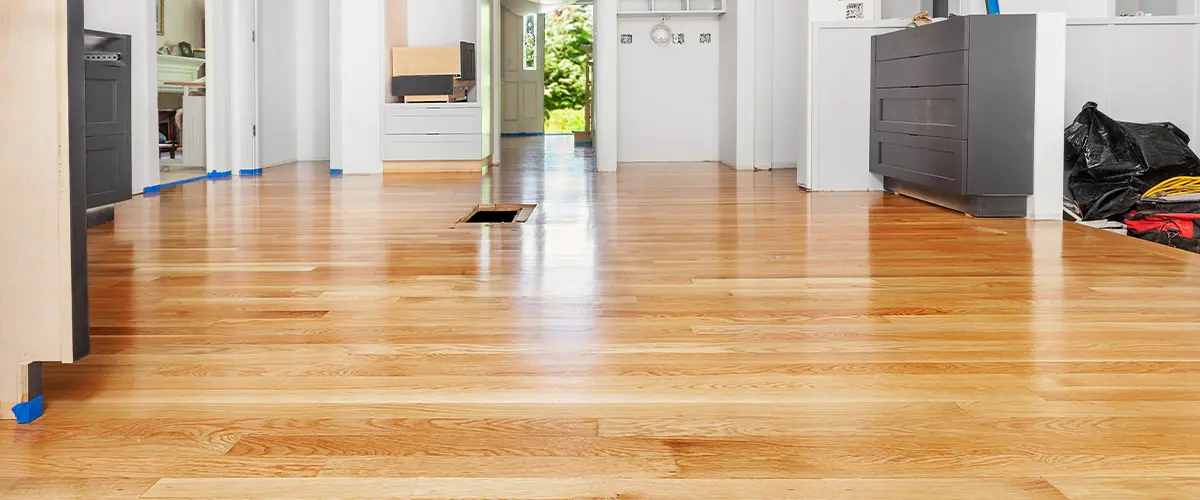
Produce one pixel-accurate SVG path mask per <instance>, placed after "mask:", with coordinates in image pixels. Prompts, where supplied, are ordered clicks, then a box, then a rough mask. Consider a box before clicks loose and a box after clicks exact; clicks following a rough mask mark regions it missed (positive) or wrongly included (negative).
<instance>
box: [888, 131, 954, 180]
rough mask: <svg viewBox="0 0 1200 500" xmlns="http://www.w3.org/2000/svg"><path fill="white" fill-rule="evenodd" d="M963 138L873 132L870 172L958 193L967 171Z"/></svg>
mask: <svg viewBox="0 0 1200 500" xmlns="http://www.w3.org/2000/svg"><path fill="white" fill-rule="evenodd" d="M966 144H967V143H966V141H961V140H957V139H943V138H939V137H921V136H916V135H903V134H892V133H888V132H875V133H874V134H872V136H871V172H872V173H876V174H881V175H884V176H887V177H894V178H896V179H900V180H904V181H909V182H912V183H916V184H920V185H922V186H928V187H931V188H934V189H938V190H943V191H946V192H950V193H956V194H961V193H962V190H963V181H962V179H963V176H964V172H966V158H967V155H966Z"/></svg>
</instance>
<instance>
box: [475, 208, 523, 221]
mask: <svg viewBox="0 0 1200 500" xmlns="http://www.w3.org/2000/svg"><path fill="white" fill-rule="evenodd" d="M518 213H520V210H479V211H476V212H475V213H474V214H471V216H470V217H467V220H466V222H467V223H470V224H496V223H510V222H512V221H513V220H514V219H516V218H517V214H518Z"/></svg>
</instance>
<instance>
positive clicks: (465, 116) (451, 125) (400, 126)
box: [383, 105, 483, 135]
mask: <svg viewBox="0 0 1200 500" xmlns="http://www.w3.org/2000/svg"><path fill="white" fill-rule="evenodd" d="M482 131H483V118H482V113H481V111H480V109H479V108H464V107H437V106H411V105H394V106H387V107H385V108H384V112H383V133H384V134H388V135H395V134H480V133H482Z"/></svg>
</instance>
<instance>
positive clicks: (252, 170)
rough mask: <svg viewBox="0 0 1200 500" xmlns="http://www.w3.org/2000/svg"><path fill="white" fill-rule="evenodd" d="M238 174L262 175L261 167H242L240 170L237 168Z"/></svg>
mask: <svg viewBox="0 0 1200 500" xmlns="http://www.w3.org/2000/svg"><path fill="white" fill-rule="evenodd" d="M238 175H246V176H251V175H262V169H261V168H243V169H241V170H238Z"/></svg>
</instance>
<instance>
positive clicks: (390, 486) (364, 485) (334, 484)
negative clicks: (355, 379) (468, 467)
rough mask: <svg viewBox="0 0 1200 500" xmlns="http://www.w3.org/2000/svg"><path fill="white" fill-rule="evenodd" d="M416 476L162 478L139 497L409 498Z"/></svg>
mask: <svg viewBox="0 0 1200 500" xmlns="http://www.w3.org/2000/svg"><path fill="white" fill-rule="evenodd" d="M416 483H417V481H416V479H415V478H414V479H404V478H401V479H395V478H392V479H383V478H371V479H355V478H306V479H163V480H161V481H159V482H158V483H156V484H155V485H154V486H153V487H152V488H150V491H147V492H146V494H145V495H142V498H146V499H153V498H163V499H165V498H171V499H180V498H256V499H277V500H292V499H295V500H308V499H312V500H317V499H326V498H357V499H363V500H369V499H389V500H390V499H406V498H411V494H412V492H413V488H415V487H416Z"/></svg>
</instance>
